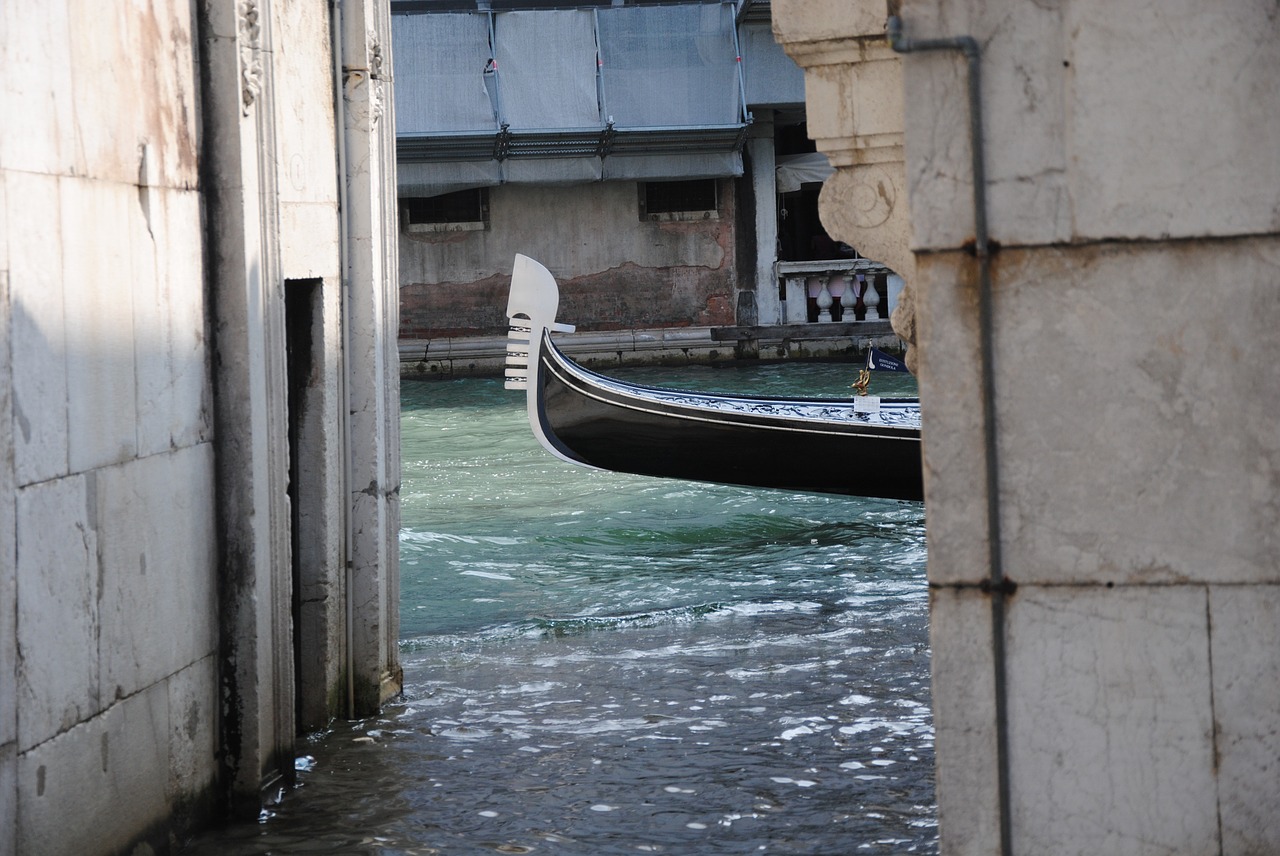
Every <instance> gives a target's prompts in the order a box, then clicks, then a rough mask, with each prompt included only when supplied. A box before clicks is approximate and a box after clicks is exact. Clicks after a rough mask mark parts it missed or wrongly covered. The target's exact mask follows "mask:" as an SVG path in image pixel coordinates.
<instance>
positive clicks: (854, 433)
mask: <svg viewBox="0 0 1280 856" xmlns="http://www.w3.org/2000/svg"><path fill="white" fill-rule="evenodd" d="M558 306H559V290H558V288H557V286H556V282H555V278H554V277H553V276H552V275H551V273H550V272H549V271H548V270H547V269H546V268H545V267H543V266H542V265H541V264H539V263H538V262H536V261H534V260H533V259H530V258H529V257H527V256H523V255H518V256H516V260H515V267H514V270H513V272H512V277H511V294H510V298H509V300H508V304H507V315H508V317H509V319H510V330H509V334H508V344H507V369H506V378H507V379H506V386H507V388H508V389H524V390H526V401H527V408H528V415H529V424H530V426H531V427H532V429H533V433H534V435H535V436H536V437H537V438H538V440H539V442H540V443H541V444H542V446H543V447H544V448H545V449H546V450H547V451H549V452H550V453H551V454H553V455H555V456H556V457H558V458H561V459H562V460H565V461H568V462H570V463H573V464H578V465H581V466H586V467H596V468H599V469H604V470H613V471H616V472H625V473H634V474H637V475H645V476H658V477H665V478H679V479H691V480H694V481H706V482H718V483H722V484H733V485H745V486H751V487H762V488H775V489H781V490H794V491H806V492H811V493H833V494H844V495H850V496H868V497H881V498H885V499H904V500H915V501H919V500H921V499H923V489H922V478H921V463H920V405H919V401H918V400H917V399H906V398H903V399H889V398H878V397H876V396H861V397H855V398H849V399H835V398H797V399H789V398H779V397H772V396H743V395H724V394H719V393H714V394H713V393H703V392H692V391H685V390H676V389H665V388H658V387H651V386H643V385H639V384H632V383H627V382H625V381H621V380H618V379H617V378H611V377H606V376H604V375H601V374H598V373H596V372H593V371H590V370H588V369H585V368H583V367H582V366H580V365H578V364H577V363H575V362H574V361H573V360H571V359H569V358H568V357H566V356H565V355H564V353H563V352H562V351H561V350H560V348H559V347H557V345H556V343H555V341H553V339H552V336H551V334H552V333H553V332H572V331H573V329H574V328H573V327H571V326H568V325H565V324H559V323H557V322H556V320H555V318H556V312H557V309H558Z"/></svg>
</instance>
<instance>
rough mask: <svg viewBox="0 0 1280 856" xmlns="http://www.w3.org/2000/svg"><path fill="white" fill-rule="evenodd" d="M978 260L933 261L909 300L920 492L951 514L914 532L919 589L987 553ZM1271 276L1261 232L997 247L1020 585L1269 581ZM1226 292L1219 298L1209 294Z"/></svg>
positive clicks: (1273, 491)
mask: <svg viewBox="0 0 1280 856" xmlns="http://www.w3.org/2000/svg"><path fill="white" fill-rule="evenodd" d="M975 268H976V265H975V263H974V261H973V260H972V259H970V258H968V257H967V256H964V255H961V254H950V255H945V256H944V255H935V256H929V257H927V258H926V259H924V260H922V267H921V273H920V286H921V287H920V290H919V292H918V295H917V298H918V303H917V311H918V313H919V317H918V320H919V323H920V325H921V330H922V338H923V340H924V341H927V342H928V343H929V344H928V346H927V349H922V367H921V375H920V386H921V395H922V398H923V400H924V403H925V411H924V418H925V423H924V436H925V474H926V475H925V477H926V482H925V484H926V491H927V493H926V498H927V501H929V502H931V503H934V504H935V506H937V504H938V503H942V502H945V503H947V504H948V507H949V508H952V510H953V511H952V513H949V514H947V515H937V516H936V517H935V516H931V518H930V521H929V527H930V529H929V536H930V548H931V555H930V578H931V580H933V581H934V582H954V581H960V580H969V581H972V579H973V569H974V567H975V566H978V567H980V566H981V563H983V562H985V561H986V559H985V555H984V554H983V551H982V549H981V539H982V538H984V537H985V525H986V524H985V509H984V503H983V502H982V501H980V498H981V497H982V495H983V491H984V479H983V453H982V449H983V443H982V435H981V424H982V423H981V396H980V384H979V379H980V376H981V373H980V368H979V362H978V355H977V321H976V315H977V308H976V285H975V284H974V283H973V277H974V269H975ZM1277 270H1280V243H1277V242H1276V241H1275V240H1269V239H1261V238H1260V239H1254V240H1249V241H1232V242H1222V243H1220V244H1216V245H1215V244H1200V245H1198V246H1197V247H1195V248H1194V249H1193V248H1190V247H1186V246H1174V247H1168V246H1164V247H1156V246H1153V245H1139V246H1133V245H1128V244H1117V245H1094V246H1088V247H1080V248H1075V249H1065V250H1043V251H1040V252H1038V253H1035V254H1032V253H1027V252H1023V251H1010V250H1006V251H1004V252H1002V253H1001V254H1000V255H999V256H998V258H997V261H996V264H995V267H994V272H993V276H994V281H995V297H994V306H995V310H994V311H995V329H996V336H995V353H994V355H993V359H994V361H995V372H996V383H997V386H998V388H999V390H1000V392H999V394H998V396H997V400H996V410H997V420H998V435H999V444H1000V456H1001V476H1000V478H1001V509H1002V513H1003V515H1004V519H1003V521H1002V525H1003V528H1004V541H1005V550H1006V564H1007V565H1008V569H1007V572H1008V574H1009V575H1010V576H1012V577H1014V579H1015V580H1016V581H1017V582H1019V583H1028V582H1037V581H1039V582H1095V583H1105V582H1115V583H1126V582H1160V583H1167V582H1186V581H1203V582H1236V583H1239V582H1275V581H1276V580H1277V574H1280V570H1278V569H1277V568H1276V565H1275V562H1274V556H1275V555H1276V554H1277V552H1280V507H1277V505H1276V503H1275V502H1274V497H1275V496H1276V495H1277V493H1280V432H1277V431H1276V428H1275V415H1274V402H1275V394H1274V375H1273V371H1272V367H1271V366H1270V365H1269V364H1266V363H1263V362H1259V361H1257V360H1255V359H1254V358H1253V356H1252V355H1253V354H1256V353H1268V352H1273V351H1274V350H1276V349H1280V302H1277V300H1276V299H1275V282H1276V276H1277V273H1276V271H1277ZM1222 282H1228V283H1231V288H1230V299H1212V298H1211V289H1210V288H1209V286H1210V285H1211V284H1213V283H1222ZM1188 307H1194V312H1193V317H1194V318H1195V323H1194V324H1189V323H1187V321H1186V319H1187V318H1188V317H1191V316H1188V314H1187V313H1188ZM1137 330H1141V331H1142V335H1141V336H1137V335H1134V332H1135V331H1137ZM1245 343H1247V346H1246V344H1245ZM1222 401H1231V402H1236V404H1235V406H1233V407H1231V408H1230V409H1229V410H1228V409H1224V408H1223V407H1222V406H1221V405H1220V402H1222ZM1015 402H1016V405H1015V404H1014V403H1015ZM935 420H936V421H935ZM942 424H945V425H946V426H947V430H945V431H943V430H940V429H938V430H932V431H931V430H930V428H931V426H933V425H942ZM1104 473H1105V474H1106V475H1107V478H1105V479H1102V478H1099V476H1100V475H1101V474H1104ZM939 507H940V506H939ZM1191 531H1194V532H1195V533H1196V537H1195V538H1194V539H1188V538H1187V537H1185V536H1186V533H1187V532H1191Z"/></svg>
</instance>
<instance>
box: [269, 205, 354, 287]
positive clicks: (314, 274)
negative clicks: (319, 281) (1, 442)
mask: <svg viewBox="0 0 1280 856" xmlns="http://www.w3.org/2000/svg"><path fill="white" fill-rule="evenodd" d="M280 266H281V270H282V272H283V276H284V277H285V278H286V279H312V278H329V279H336V278H337V276H338V267H339V265H338V215H337V211H336V209H335V208H334V206H333V204H332V203H306V202H286V203H284V204H282V205H281V206H280Z"/></svg>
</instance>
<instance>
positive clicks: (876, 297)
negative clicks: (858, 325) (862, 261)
mask: <svg viewBox="0 0 1280 856" xmlns="http://www.w3.org/2000/svg"><path fill="white" fill-rule="evenodd" d="M860 278H861V277H860ZM862 305H863V306H865V307H866V309H867V311H866V314H865V315H864V316H863V317H865V318H866V319H867V320H868V321H879V320H880V292H878V291H876V283H875V280H874V279H869V280H867V281H866V284H865V285H864V286H863V295H862Z"/></svg>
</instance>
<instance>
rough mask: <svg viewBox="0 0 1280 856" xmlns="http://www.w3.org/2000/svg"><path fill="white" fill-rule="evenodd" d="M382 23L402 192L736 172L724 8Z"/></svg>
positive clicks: (730, 32) (741, 129) (732, 39)
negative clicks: (388, 33)
mask: <svg viewBox="0 0 1280 856" xmlns="http://www.w3.org/2000/svg"><path fill="white" fill-rule="evenodd" d="M392 22H393V38H395V40H396V44H395V64H396V66H395V80H396V85H395V93H396V96H395V97H396V122H397V126H398V127H397V138H396V150H397V158H398V160H399V161H400V164H401V169H402V170H404V169H405V167H407V166H409V165H414V166H415V167H416V168H414V169H412V170H409V172H408V176H409V177H408V178H406V179H403V180H402V181H401V182H400V184H401V193H402V194H404V193H406V192H408V191H411V190H413V191H414V192H415V195H431V194H429V193H428V191H431V190H434V192H435V193H444V192H447V191H450V190H456V189H462V188H465V187H477V186H484V185H489V184H499V183H502V182H520V183H568V182H580V181H598V180H601V179H602V178H632V179H636V180H643V179H658V178H662V179H678V178H702V177H712V176H717V177H718V176H736V175H741V174H742V154H741V152H742V144H743V140H744V139H745V129H746V117H745V115H744V102H743V97H742V86H741V82H742V78H741V74H740V63H739V59H738V56H737V48H736V41H737V37H736V31H735V21H734V16H733V5H732V4H728V3H716V4H708V3H698V4H686V5H675V6H617V7H606V8H599V9H560V10H531V11H509V12H474V13H427V14H413V13H407V14H398V15H394V16H392ZM614 161H616V163H612V162H614Z"/></svg>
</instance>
